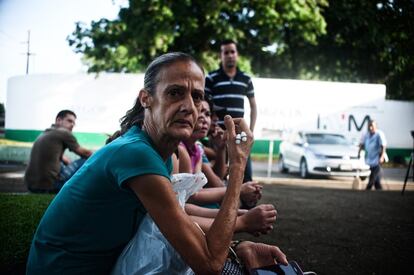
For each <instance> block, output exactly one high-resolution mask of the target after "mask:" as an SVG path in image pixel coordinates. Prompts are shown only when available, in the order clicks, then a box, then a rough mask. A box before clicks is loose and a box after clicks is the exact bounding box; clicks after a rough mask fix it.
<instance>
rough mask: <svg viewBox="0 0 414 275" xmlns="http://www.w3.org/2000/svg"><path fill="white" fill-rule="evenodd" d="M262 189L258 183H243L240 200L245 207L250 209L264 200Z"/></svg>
mask: <svg viewBox="0 0 414 275" xmlns="http://www.w3.org/2000/svg"><path fill="white" fill-rule="evenodd" d="M262 189H263V186H261V185H260V184H259V183H258V182H257V181H248V182H245V183H243V185H242V187H241V190H240V199H241V201H242V202H243V205H245V206H247V207H248V208H252V207H254V206H255V205H256V204H257V202H258V201H259V200H260V199H261V198H262Z"/></svg>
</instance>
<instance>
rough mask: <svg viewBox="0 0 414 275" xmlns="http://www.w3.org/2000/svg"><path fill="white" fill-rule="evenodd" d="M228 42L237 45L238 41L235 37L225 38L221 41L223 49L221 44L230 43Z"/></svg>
mask: <svg viewBox="0 0 414 275" xmlns="http://www.w3.org/2000/svg"><path fill="white" fill-rule="evenodd" d="M228 44H234V45H236V47H237V43H236V41H234V40H233V39H224V40H222V41H221V42H220V49H221V46H224V45H228Z"/></svg>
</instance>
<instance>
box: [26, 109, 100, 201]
mask: <svg viewBox="0 0 414 275" xmlns="http://www.w3.org/2000/svg"><path fill="white" fill-rule="evenodd" d="M75 120H76V114H75V113H74V112H72V111H70V110H62V111H60V112H59V113H58V114H57V116H56V120H55V124H52V126H51V127H50V128H48V129H46V130H45V131H44V132H43V133H42V134H41V135H40V136H39V137H38V138H37V139H36V141H35V142H34V144H33V147H32V151H31V153H30V161H29V164H28V166H27V169H26V173H25V175H24V181H25V184H26V185H27V188H28V189H29V191H31V192H34V193H57V192H59V190H60V189H61V188H62V186H63V184H64V183H65V182H66V181H68V180H69V179H70V178H71V177H72V176H73V174H75V172H76V171H77V170H78V169H79V168H80V167H81V166H82V164H83V163H84V162H85V160H86V159H87V158H88V157H89V156H90V155H91V154H92V151H90V150H87V149H85V148H83V147H81V146H80V145H79V144H78V142H77V141H76V138H75V137H74V136H73V134H72V129H73V127H74V126H75ZM66 148H68V149H69V150H70V151H72V152H74V153H76V154H77V155H79V156H80V157H81V158H80V159H78V160H76V161H73V162H71V161H70V159H69V158H67V157H65V156H64V155H63V153H64V152H65V150H66Z"/></svg>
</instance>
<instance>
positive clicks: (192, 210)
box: [185, 204, 277, 236]
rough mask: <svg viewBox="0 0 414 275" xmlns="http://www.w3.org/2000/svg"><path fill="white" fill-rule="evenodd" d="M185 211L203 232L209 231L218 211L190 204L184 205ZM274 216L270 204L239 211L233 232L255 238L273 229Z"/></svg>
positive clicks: (275, 214)
mask: <svg viewBox="0 0 414 275" xmlns="http://www.w3.org/2000/svg"><path fill="white" fill-rule="evenodd" d="M185 210H186V212H187V214H188V215H190V216H191V219H192V220H193V221H194V222H196V223H198V224H199V225H200V227H201V228H202V229H203V230H204V231H208V230H209V229H210V226H211V224H212V223H213V220H214V217H215V215H216V214H217V212H218V209H208V208H203V207H199V206H196V205H191V204H186V206H185ZM243 212H244V213H243ZM276 216H277V212H276V209H275V208H274V206H273V205H271V204H262V205H259V206H256V207H254V208H252V209H250V210H248V211H246V210H239V213H238V217H237V220H236V226H235V229H234V232H235V233H239V232H247V233H250V234H253V235H255V236H258V235H260V234H267V233H269V232H270V231H271V230H272V229H273V224H274V222H275V221H276Z"/></svg>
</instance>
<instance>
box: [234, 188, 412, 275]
mask: <svg viewBox="0 0 414 275" xmlns="http://www.w3.org/2000/svg"><path fill="white" fill-rule="evenodd" d="M411 184H412V183H411ZM262 202H263V203H272V204H274V205H275V206H276V209H277V210H278V218H277V221H276V226H275V229H274V230H273V231H272V232H271V233H270V234H268V235H265V236H261V237H259V238H255V237H252V236H250V235H247V234H239V235H238V236H236V237H237V238H243V239H251V240H256V241H262V242H266V243H274V244H276V245H278V246H279V247H280V248H281V249H282V250H283V251H284V252H285V253H286V254H287V256H288V259H289V260H295V261H297V262H298V263H299V265H300V266H301V267H302V269H303V270H304V271H315V272H317V274H318V275H328V274H329V275H332V274H335V275H341V274H347V275H349V274H364V275H366V274H412V273H411V272H408V273H407V272H406V270H410V269H412V263H413V262H414V192H405V194H404V195H403V196H402V195H401V192H400V191H382V192H381V191H363V190H360V191H358V190H341V189H326V188H314V187H306V188H305V187H298V186H294V187H292V186H284V185H265V186H264V196H263V198H262Z"/></svg>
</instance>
